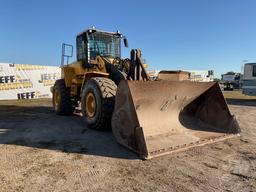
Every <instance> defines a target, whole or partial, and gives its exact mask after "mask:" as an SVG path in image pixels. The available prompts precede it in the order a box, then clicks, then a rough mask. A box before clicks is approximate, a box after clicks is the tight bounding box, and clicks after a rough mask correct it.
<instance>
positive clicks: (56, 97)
mask: <svg viewBox="0 0 256 192" xmlns="http://www.w3.org/2000/svg"><path fill="white" fill-rule="evenodd" d="M52 103H53V108H54V111H55V113H56V114H57V115H72V114H73V112H74V110H75V107H74V106H73V105H72V102H71V100H70V93H69V91H68V89H67V88H66V85H65V80H64V79H58V80H57V81H56V82H55V84H54V86H53V96H52Z"/></svg>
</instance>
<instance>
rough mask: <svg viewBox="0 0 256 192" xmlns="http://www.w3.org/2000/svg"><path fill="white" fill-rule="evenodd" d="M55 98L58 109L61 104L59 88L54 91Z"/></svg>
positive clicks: (55, 105)
mask: <svg viewBox="0 0 256 192" xmlns="http://www.w3.org/2000/svg"><path fill="white" fill-rule="evenodd" d="M53 98H54V99H53V102H54V108H55V110H57V109H58V107H59V104H60V92H59V90H58V89H56V90H55V91H54V97H53Z"/></svg>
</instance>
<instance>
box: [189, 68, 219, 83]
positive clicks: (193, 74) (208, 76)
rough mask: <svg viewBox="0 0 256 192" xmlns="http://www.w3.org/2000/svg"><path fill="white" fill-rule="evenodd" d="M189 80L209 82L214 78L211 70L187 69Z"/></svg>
mask: <svg viewBox="0 0 256 192" xmlns="http://www.w3.org/2000/svg"><path fill="white" fill-rule="evenodd" d="M188 71H189V72H190V80H191V81H198V82H211V81H213V80H214V73H213V70H188Z"/></svg>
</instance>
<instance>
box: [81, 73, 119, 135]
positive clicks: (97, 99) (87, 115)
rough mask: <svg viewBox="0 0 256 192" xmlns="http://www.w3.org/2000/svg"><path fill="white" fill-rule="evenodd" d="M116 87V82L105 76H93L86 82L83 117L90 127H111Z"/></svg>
mask: <svg viewBox="0 0 256 192" xmlns="http://www.w3.org/2000/svg"><path fill="white" fill-rule="evenodd" d="M116 89H117V87H116V84H115V83H114V82H113V81H112V80H111V79H108V78H104V77H96V78H91V79H89V80H88V81H87V82H86V83H85V85H84V88H83V91H82V96H81V105H82V113H83V118H84V120H85V122H86V125H87V126H88V128H91V129H97V130H109V129H111V117H112V113H113V110H114V105H115V96H116Z"/></svg>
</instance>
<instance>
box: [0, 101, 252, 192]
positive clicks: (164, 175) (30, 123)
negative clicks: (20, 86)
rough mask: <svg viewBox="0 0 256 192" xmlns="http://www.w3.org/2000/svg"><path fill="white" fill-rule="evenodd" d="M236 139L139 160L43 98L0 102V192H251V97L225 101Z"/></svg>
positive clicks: (105, 133)
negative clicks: (237, 132) (238, 130)
mask: <svg viewBox="0 0 256 192" xmlns="http://www.w3.org/2000/svg"><path fill="white" fill-rule="evenodd" d="M228 103H229V107H230V109H231V111H232V113H234V114H235V115H236V117H237V119H238V121H239V123H240V126H241V129H242V133H241V136H240V137H235V138H232V139H229V140H225V141H222V142H218V143H215V144H212V145H205V146H201V147H195V148H193V149H190V150H187V151H184V152H180V153H175V154H170V155H166V156H162V157H158V158H154V159H151V160H147V161H142V160H140V159H138V158H137V156H136V155H135V154H134V153H132V152H130V151H129V150H127V149H125V148H123V147H121V146H120V145H118V144H117V143H116V142H115V139H114V138H113V136H112V133H111V132H100V131H94V130H89V129H86V128H85V127H84V125H83V121H82V119H81V117H80V116H78V115H74V116H71V117H64V116H56V115H55V114H54V112H53V111H52V108H51V101H50V100H48V99H45V100H32V101H31V100H27V101H0V153H1V156H0V191H152V192H153V191H154V192H155V191H168V192H170V191H193V192H194V191H208V192H210V191H245V192H246V191H256V147H255V144H256V101H255V100H254V101H253V100H249V101H244V100H235V99H229V100H228Z"/></svg>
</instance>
